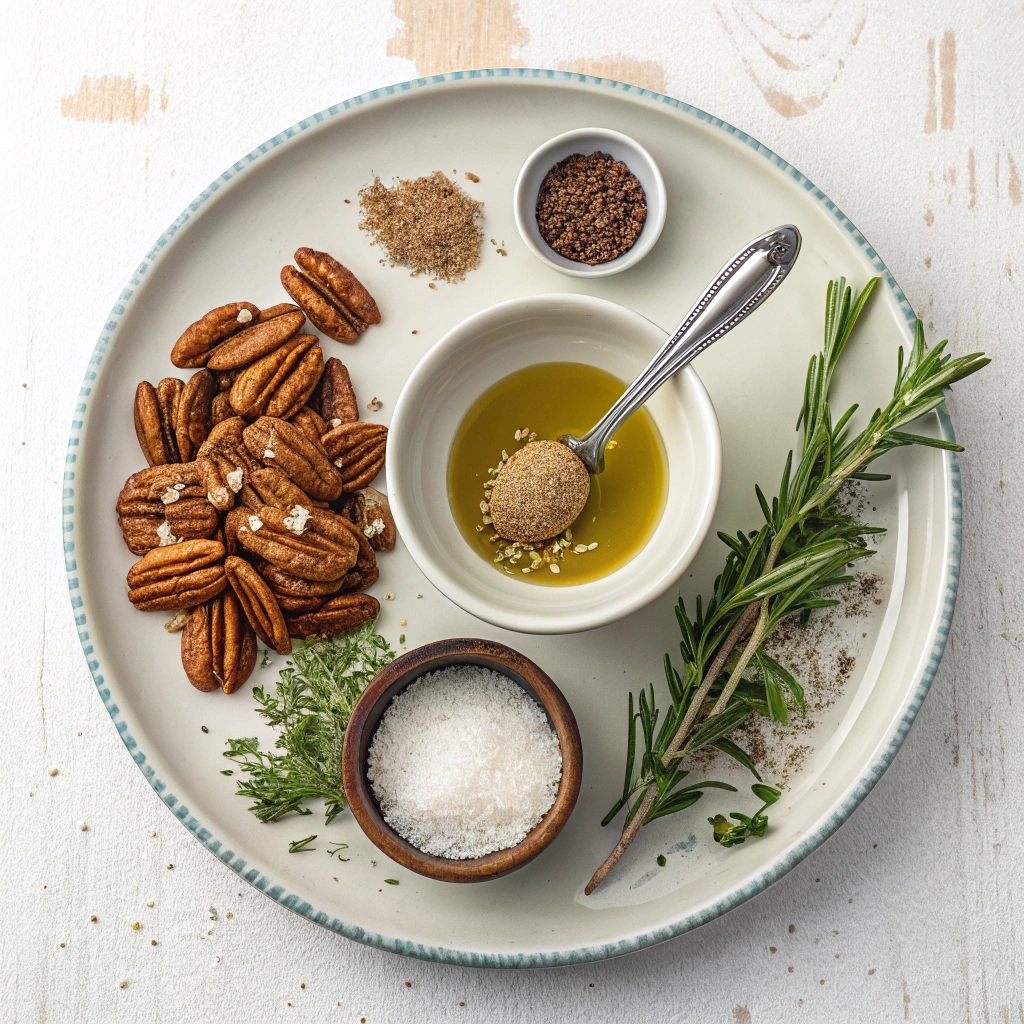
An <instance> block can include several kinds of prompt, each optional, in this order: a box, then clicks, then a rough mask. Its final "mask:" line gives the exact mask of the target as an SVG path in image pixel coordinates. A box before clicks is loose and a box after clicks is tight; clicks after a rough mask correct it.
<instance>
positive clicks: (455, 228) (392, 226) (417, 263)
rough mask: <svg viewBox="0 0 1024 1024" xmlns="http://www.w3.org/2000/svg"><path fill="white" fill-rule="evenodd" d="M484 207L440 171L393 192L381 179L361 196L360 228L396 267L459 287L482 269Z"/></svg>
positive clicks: (405, 183) (402, 183)
mask: <svg viewBox="0 0 1024 1024" xmlns="http://www.w3.org/2000/svg"><path fill="white" fill-rule="evenodd" d="M483 205H484V204H483V203H481V202H477V200H475V199H472V198H470V196H468V195H467V194H466V193H465V192H463V191H462V189H461V188H459V186H458V185H456V184H455V182H453V181H452V180H451V179H450V178H448V177H447V176H446V175H445V174H444V173H443V172H441V171H434V173H433V174H430V175H426V176H424V177H422V178H402V179H399V180H398V182H397V183H396V184H395V185H393V186H391V187H390V188H389V187H388V186H387V185H385V184H384V183H383V182H382V181H381V180H380V178H379V177H378V178H374V179H373V184H371V185H367V186H366V187H365V188H363V189H361V190H360V192H359V208H360V211H361V214H362V216H361V218H360V221H359V228H360V230H362V231H366V232H367V233H368V234H370V235H371V236H372V238H373V241H374V243H375V244H376V245H379V246H380V247H381V248H382V249H383V250H384V251H385V252H386V253H387V255H388V258H389V259H390V261H391V265H392V266H393V267H394V266H402V267H409V268H410V269H411V270H412V272H413V275H414V276H415V275H417V274H429V275H430V276H431V277H432V278H434V280H435V281H437V280H440V281H448V282H449V283H454V282H456V281H461V280H463V279H464V278H465V276H466V274H467V273H468V272H469V271H471V270H475V269H476V268H477V267H478V266H479V264H480V248H481V246H482V245H483V240H484V233H483V231H482V230H481V227H480V223H481V220H482V219H483V217H482V214H481V212H480V211H481V210H482V209H483ZM431 287H433V284H431Z"/></svg>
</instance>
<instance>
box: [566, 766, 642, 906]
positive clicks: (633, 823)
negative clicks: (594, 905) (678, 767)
mask: <svg viewBox="0 0 1024 1024" xmlns="http://www.w3.org/2000/svg"><path fill="white" fill-rule="evenodd" d="M655 796H657V790H656V787H655V786H653V785H652V786H648V787H647V792H646V793H644V798H643V800H642V802H641V803H640V806H639V807H638V808H637V811H636V814H634V815H633V817H632V818H630V820H629V824H628V825H627V826H626V827H625V828H624V829H623V830H622V835H621V836H620V837H619V841H618V842H617V843H616V844H615V849H614V850H612V852H611V853H609V854H608V856H607V857H606V858H605V861H604V863H603V864H602V865H601V866H600V867H599V868H598V869H597V870H596V871H595V872H594V877H593V878H591V879H590V881H589V882H587V887H586V888H585V889H584V890H583V894H584V895H585V896H589V895H590V894H591V893H592V892H593V891H594V890H595V889H596V888H597V887H598V886H599V885H600V884H601V883H602V882H603V881H604V880H605V879H606V878H607V877H608V872H609V871H611V869H612V868H613V867H615V865H616V864H618V863H619V859H620V858H621V857H622V855H623V854H624V853H625V852H626V850H627V848H628V847H629V844H630V843H631V842H633V840H634V839H635V838H636V834H637V833H638V832H639V831H640V829H641V828H642V827H643V824H644V818H646V817H647V815H648V814H649V813H650V810H651V808H652V807H653V806H654V798H655Z"/></svg>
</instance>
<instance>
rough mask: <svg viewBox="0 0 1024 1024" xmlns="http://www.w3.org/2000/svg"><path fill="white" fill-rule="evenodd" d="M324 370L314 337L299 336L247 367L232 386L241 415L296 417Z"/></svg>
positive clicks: (318, 344) (234, 405) (234, 406)
mask: <svg viewBox="0 0 1024 1024" xmlns="http://www.w3.org/2000/svg"><path fill="white" fill-rule="evenodd" d="M323 370H324V354H323V351H322V350H321V348H320V343H319V342H318V341H317V340H316V338H315V337H314V336H313V335H312V334H298V335H296V336H295V337H294V338H290V339H289V340H288V341H286V342H284V343H283V344H281V345H278V347H277V348H276V349H274V351H273V352H271V353H270V354H269V355H266V356H264V357H263V358H262V359H259V360H257V361H256V362H255V363H253V364H252V365H251V366H248V367H246V368H245V369H244V370H243V371H242V372H241V373H240V374H239V375H238V376H237V377H236V378H235V382H234V384H232V385H231V391H230V395H231V405H232V407H233V408H234V410H235V412H237V413H238V415H239V416H245V417H247V418H248V419H255V418H256V417H257V416H264V415H267V416H279V417H281V419H288V418H289V417H291V416H294V415H295V413H297V412H298V411H299V409H301V408H302V407H303V406H304V405H305V404H306V399H307V398H309V396H310V395H311V394H312V393H313V390H314V388H316V385H317V382H318V381H319V380H320V374H321V373H323Z"/></svg>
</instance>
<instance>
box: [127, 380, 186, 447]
mask: <svg viewBox="0 0 1024 1024" xmlns="http://www.w3.org/2000/svg"><path fill="white" fill-rule="evenodd" d="M184 386H185V385H184V384H183V383H182V381H180V380H178V378H177V377H165V378H164V379H163V380H162V381H160V383H159V384H158V385H157V386H156V387H153V385H152V384H150V383H149V381H148V380H144V381H142V382H141V383H140V384H139V386H138V387H137V388H136V389H135V436H136V437H138V439H139V447H140V448H141V449H142V454H143V455H145V456H146V461H147V462H148V463H149V464H150V465H151V466H165V465H167V464H168V463H171V462H181V461H182V460H181V457H180V456H179V454H178V444H177V441H176V439H175V427H176V424H177V421H178V400H179V398H180V397H181V392H182V389H183V388H184Z"/></svg>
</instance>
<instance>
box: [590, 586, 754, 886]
mask: <svg viewBox="0 0 1024 1024" xmlns="http://www.w3.org/2000/svg"><path fill="white" fill-rule="evenodd" d="M760 606H761V602H760V601H755V602H754V603H753V604H750V605H747V607H746V608H744V609H743V614H742V615H741V616H740V617H739V619H737V621H736V625H735V626H733V627H732V629H731V630H729V635H728V636H727V637H726V638H725V642H724V643H723V644H722V646H721V647H720V648H719V650H718V654H716V655H715V660H714V661H713V662H712V663H711V667H710V668H709V669H708V671H707V673H706V674H705V676H704V678H703V680H702V681H701V684H700V689H699V690H698V691H697V692H696V693H695V694H694V697H693V700H692V701H690V707H689V708H688V709H687V712H686V717H685V718H684V719H683V720H682V722H681V723H680V724H679V728H678V729H677V730H676V734H675V736H673V737H672V742H671V743H670V744H669V745H668V747H667V748H666V750H665V753H664V755H662V759H661V763H662V764H663V765H664V766H665V767H666V768H668V767H669V765H670V764H671V762H672V757H673V755H674V754H675V753H676V751H678V750H679V748H680V747H681V746H682V745H683V742H684V741H685V739H686V737H687V736H688V735H689V733H690V730H691V729H692V728H693V723H694V721H695V720H696V718H697V715H698V714H700V709H701V708H702V707H703V706H704V701H705V699H706V698H707V695H708V691H709V690H710V689H711V687H712V685H713V684H714V682H715V680H716V679H717V678H718V677H719V675H721V672H722V669H723V668H724V667H725V663H726V662H727V661H728V660H729V655H730V654H731V653H732V651H733V648H734V647H735V646H736V645H737V644H738V643H739V642H740V640H741V639H742V637H743V635H744V633H746V631H747V630H748V629H749V628H750V624H751V623H752V622H753V621H754V619H755V617H756V616H757V613H758V609H759V608H760ZM656 797H657V787H656V786H655V785H654V783H651V784H650V785H649V786H648V787H647V790H646V792H645V793H644V797H643V800H642V801H641V802H640V806H639V807H638V808H637V810H636V813H635V814H634V815H633V817H632V818H630V819H629V820H628V823H627V825H626V827H625V828H624V829H623V830H622V835H621V836H620V837H619V841H618V842H617V843H616V844H615V849H614V850H612V852H611V853H610V854H608V856H607V857H606V858H605V860H604V863H603V864H602V865H601V866H600V867H599V868H598V869H597V870H596V871H595V872H594V876H593V878H591V879H590V881H589V882H587V887H586V888H585V889H584V890H583V892H584V894H585V895H587V896H589V895H590V894H591V893H592V892H593V891H594V890H595V889H596V888H597V887H598V886H599V885H600V884H601V883H602V882H603V881H604V880H605V878H607V877H608V873H609V872H610V871H611V869H612V868H613V867H615V865H616V864H618V862H619V860H620V859H621V858H622V855H623V854H624V853H625V852H626V850H627V849H628V848H629V844H630V843H631V842H633V840H634V839H635V838H636V835H637V833H638V832H639V831H640V829H641V828H642V827H643V825H644V820H645V819H646V818H647V815H648V814H649V813H650V811H651V808H652V807H653V806H654V800H655V798H656Z"/></svg>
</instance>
